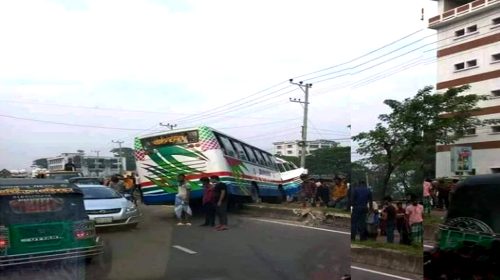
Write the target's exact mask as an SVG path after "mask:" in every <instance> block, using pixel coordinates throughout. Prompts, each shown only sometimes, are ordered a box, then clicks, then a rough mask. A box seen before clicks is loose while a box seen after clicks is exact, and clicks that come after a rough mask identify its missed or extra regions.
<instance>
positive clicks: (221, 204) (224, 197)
mask: <svg viewBox="0 0 500 280" xmlns="http://www.w3.org/2000/svg"><path fill="white" fill-rule="evenodd" d="M210 179H211V181H212V183H213V184H215V187H214V188H215V189H214V194H215V201H217V204H216V208H215V212H216V213H217V216H218V217H219V225H218V226H216V227H215V229H216V230H217V231H222V230H227V229H228V227H227V201H228V193H227V185H226V184H225V183H223V182H221V181H220V179H219V176H211V177H210Z"/></svg>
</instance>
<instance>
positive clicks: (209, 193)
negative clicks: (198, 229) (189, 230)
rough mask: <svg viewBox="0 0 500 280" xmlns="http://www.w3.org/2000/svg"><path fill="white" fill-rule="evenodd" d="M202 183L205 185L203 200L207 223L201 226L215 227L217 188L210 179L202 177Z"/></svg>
mask: <svg viewBox="0 0 500 280" xmlns="http://www.w3.org/2000/svg"><path fill="white" fill-rule="evenodd" d="M200 182H201V183H202V185H203V199H202V205H203V210H204V211H205V223H203V224H201V226H212V227H213V226H215V205H216V201H215V194H214V191H215V188H214V186H213V185H212V184H211V183H210V179H209V178H208V177H201V178H200Z"/></svg>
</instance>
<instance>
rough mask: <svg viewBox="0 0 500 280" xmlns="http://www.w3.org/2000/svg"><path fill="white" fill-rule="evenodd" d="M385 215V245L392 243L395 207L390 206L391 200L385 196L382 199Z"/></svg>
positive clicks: (394, 227) (394, 226)
mask: <svg viewBox="0 0 500 280" xmlns="http://www.w3.org/2000/svg"><path fill="white" fill-rule="evenodd" d="M384 204H385V208H384V213H385V218H386V219H385V229H386V230H385V232H386V235H387V243H394V230H395V229H396V207H394V205H393V204H392V198H391V197H390V196H386V197H385V199H384Z"/></svg>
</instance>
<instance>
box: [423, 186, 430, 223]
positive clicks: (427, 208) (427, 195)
mask: <svg viewBox="0 0 500 280" xmlns="http://www.w3.org/2000/svg"><path fill="white" fill-rule="evenodd" d="M423 189H424V210H425V213H426V214H428V215H430V214H431V201H432V196H431V192H432V180H431V179H429V178H427V179H425V181H424V185H423Z"/></svg>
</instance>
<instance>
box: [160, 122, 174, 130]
mask: <svg viewBox="0 0 500 280" xmlns="http://www.w3.org/2000/svg"><path fill="white" fill-rule="evenodd" d="M160 125H161V126H166V127H168V128H170V130H172V129H174V127H177V125H176V124H170V123H166V124H164V123H160Z"/></svg>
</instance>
